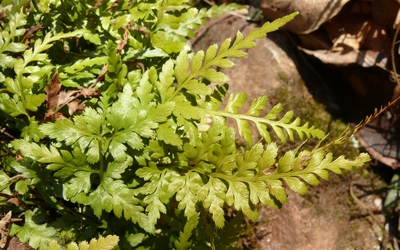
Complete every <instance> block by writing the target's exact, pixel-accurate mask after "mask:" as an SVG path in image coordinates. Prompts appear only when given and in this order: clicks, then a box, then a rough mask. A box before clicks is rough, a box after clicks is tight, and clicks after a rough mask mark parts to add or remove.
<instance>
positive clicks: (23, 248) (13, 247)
mask: <svg viewBox="0 0 400 250" xmlns="http://www.w3.org/2000/svg"><path fill="white" fill-rule="evenodd" d="M6 247H7V250H33V248H32V247H30V246H29V245H28V244H23V243H22V242H21V241H20V240H19V239H18V237H12V238H11V239H10V241H9V243H8V245H7V246H6Z"/></svg>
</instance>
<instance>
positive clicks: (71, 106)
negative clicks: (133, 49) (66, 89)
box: [68, 100, 85, 115]
mask: <svg viewBox="0 0 400 250" xmlns="http://www.w3.org/2000/svg"><path fill="white" fill-rule="evenodd" d="M84 109H85V104H83V103H81V102H80V101H79V100H74V101H72V102H70V103H68V113H69V115H73V114H74V113H75V112H78V111H82V110H84Z"/></svg>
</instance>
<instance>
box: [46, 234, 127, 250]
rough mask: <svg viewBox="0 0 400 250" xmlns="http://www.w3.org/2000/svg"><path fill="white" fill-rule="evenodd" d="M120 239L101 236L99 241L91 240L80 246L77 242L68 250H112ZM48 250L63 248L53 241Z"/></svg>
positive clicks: (111, 236) (71, 244)
mask: <svg viewBox="0 0 400 250" xmlns="http://www.w3.org/2000/svg"><path fill="white" fill-rule="evenodd" d="M118 241H119V237H118V236H116V235H108V236H106V237H102V236H100V237H99V238H98V239H91V240H90V242H89V243H88V242H86V241H82V242H80V243H79V245H78V244H76V243H75V242H73V243H69V244H68V246H67V248H66V250H89V249H102V250H112V249H114V248H115V247H116V246H117V245H118ZM46 249H48V250H61V249H64V248H62V247H61V246H60V245H59V244H58V243H57V241H51V242H50V243H49V244H48V246H47V247H46Z"/></svg>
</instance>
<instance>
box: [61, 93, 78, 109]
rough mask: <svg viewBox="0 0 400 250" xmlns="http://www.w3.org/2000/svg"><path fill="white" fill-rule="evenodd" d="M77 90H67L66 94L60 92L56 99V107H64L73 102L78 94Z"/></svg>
mask: <svg viewBox="0 0 400 250" xmlns="http://www.w3.org/2000/svg"><path fill="white" fill-rule="evenodd" d="M78 92H79V91H78V90H69V91H67V92H65V91H61V92H60V94H59V97H58V103H57V105H58V106H59V107H62V106H65V105H67V104H68V103H70V102H72V101H73V100H75V96H74V95H75V94H76V93H78Z"/></svg>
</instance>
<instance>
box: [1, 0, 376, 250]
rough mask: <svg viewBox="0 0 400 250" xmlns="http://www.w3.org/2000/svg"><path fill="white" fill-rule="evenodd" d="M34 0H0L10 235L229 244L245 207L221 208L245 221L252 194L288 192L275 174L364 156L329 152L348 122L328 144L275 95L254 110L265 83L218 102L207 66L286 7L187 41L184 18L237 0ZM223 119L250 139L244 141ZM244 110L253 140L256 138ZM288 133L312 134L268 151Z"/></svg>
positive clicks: (234, 52)
mask: <svg viewBox="0 0 400 250" xmlns="http://www.w3.org/2000/svg"><path fill="white" fill-rule="evenodd" d="M31 3H32V5H29V4H28V1H27V0H21V1H19V2H18V4H12V3H11V2H9V1H3V2H2V8H1V11H0V13H2V16H3V17H4V18H3V19H1V21H0V24H1V26H2V27H3V30H2V33H1V37H0V88H1V89H0V112H1V113H0V117H1V119H2V120H3V121H2V122H1V126H2V133H3V136H2V139H3V141H4V142H3V145H2V148H1V152H0V153H1V155H2V157H1V167H2V169H1V171H0V176H1V182H0V183H1V185H0V192H1V193H0V197H1V204H2V206H1V209H2V211H3V212H8V211H12V212H13V214H14V216H17V217H20V218H23V219H24V222H21V223H16V224H13V225H12V226H11V231H10V234H11V235H16V236H18V237H19V239H20V240H21V241H22V242H24V243H28V244H29V245H30V246H31V247H33V248H40V249H61V245H63V246H64V245H67V244H68V243H70V242H83V241H88V240H90V239H92V238H99V237H100V238H99V240H98V241H96V240H93V241H91V243H90V244H89V245H88V243H80V244H79V246H78V245H77V244H76V243H72V244H70V245H69V246H68V248H67V249H89V248H98V247H100V246H102V247H104V249H111V248H112V247H114V246H115V245H116V244H117V241H118V238H119V242H118V246H117V248H120V249H132V248H136V249H158V248H176V249H189V248H199V249H204V248H212V249H223V248H227V246H228V247H230V246H232V244H233V242H234V239H235V236H236V235H237V232H238V231H237V230H240V228H239V227H238V225H239V224H240V218H241V217H240V216H237V218H236V219H235V220H233V221H226V219H225V212H224V208H225V206H226V205H228V206H234V208H235V209H236V210H238V211H239V212H240V213H243V214H244V215H245V216H247V217H249V218H250V219H252V220H256V219H257V217H258V213H257V209H256V205H258V204H266V205H268V206H270V207H272V208H276V209H278V208H280V207H281V206H282V204H283V203H284V202H285V201H286V200H287V198H288V197H287V194H286V191H285V185H287V186H288V187H289V188H290V189H292V190H294V191H295V192H298V193H300V194H305V193H306V192H307V184H310V185H317V184H318V183H319V178H322V179H328V172H329V171H332V172H334V173H337V174H340V173H341V171H342V170H343V169H344V170H351V169H352V168H353V167H357V166H361V165H363V164H364V163H365V162H367V161H369V156H368V155H367V154H363V153H362V154H360V155H359V156H358V157H357V158H356V159H354V160H349V159H346V158H345V157H344V156H340V157H339V158H336V159H334V158H333V156H332V153H330V152H329V148H330V147H331V146H332V145H334V144H337V143H342V142H343V141H344V140H345V139H346V138H347V137H349V136H350V135H351V134H353V133H354V132H355V130H356V129H357V128H355V130H351V131H346V132H345V133H344V134H343V135H342V136H341V137H340V138H338V139H337V140H334V141H332V142H331V143H325V140H326V139H325V138H326V136H325V133H324V132H323V131H322V130H320V129H317V128H314V127H313V126H310V125H309V124H308V123H302V122H301V120H300V118H295V117H294V115H293V112H291V111H289V112H286V113H284V114H283V111H282V106H281V105H280V104H278V105H276V106H275V107H273V108H272V109H271V110H269V112H267V114H266V115H260V114H261V111H263V110H264V109H265V107H266V104H267V102H268V98H267V97H266V96H262V97H259V98H257V99H255V100H254V101H253V102H252V104H251V107H250V108H249V109H248V110H246V111H244V112H241V111H240V109H241V108H242V106H243V103H244V102H245V101H246V99H247V96H246V94H245V93H239V94H233V95H231V96H230V97H229V98H228V100H227V103H226V105H222V104H223V100H224V98H225V97H226V95H227V89H228V85H227V84H226V83H228V82H229V77H228V76H227V75H225V74H223V73H221V72H218V71H216V70H215V67H221V68H230V67H233V66H234V64H233V62H232V61H230V59H229V58H232V57H236V58H240V57H243V56H245V55H246V53H245V52H244V51H243V50H244V49H249V48H252V47H254V46H255V42H254V41H255V40H257V39H262V38H264V37H265V34H266V33H269V32H272V31H274V30H277V29H278V28H279V27H281V26H283V25H284V24H285V23H287V22H289V21H290V20H291V19H293V18H294V17H295V16H296V14H297V13H293V14H291V15H288V16H286V17H283V18H281V19H278V20H275V21H274V22H272V23H265V24H264V25H263V26H262V27H260V28H258V29H254V30H253V31H252V32H251V33H250V34H249V35H248V36H247V37H243V35H242V34H241V33H240V32H238V33H237V34H236V38H235V39H234V41H232V40H231V39H226V40H225V41H224V42H223V43H222V44H221V45H212V46H210V47H209V48H208V49H207V50H206V51H205V52H204V51H198V52H196V53H194V52H192V51H191V50H190V48H189V46H188V45H187V44H186V40H187V38H188V37H191V36H193V35H194V33H193V31H194V30H196V29H197V28H199V27H200V25H201V24H203V23H204V22H205V20H206V19H207V18H210V17H214V16H215V15H217V14H220V13H224V12H227V11H231V10H234V9H237V8H239V7H240V6H238V5H222V6H213V7H212V8H210V9H208V10H206V9H202V10H197V9H196V8H194V7H191V6H189V5H187V4H188V1H187V0H165V1H91V0H79V1H74V0H65V1H57V0H47V1H44V0H43V1H41V0H36V1H32V2H31ZM9 4H10V5H9ZM211 82H213V83H217V84H216V85H215V86H214V85H210V83H211ZM213 86H214V87H213ZM227 119H233V120H235V121H236V122H237V125H238V131H237V132H238V134H239V136H242V137H243V138H244V139H245V140H246V141H247V142H248V145H249V148H248V149H247V150H245V151H244V152H242V151H239V150H238V149H237V146H236V141H235V138H236V137H237V132H236V131H235V130H234V129H233V128H231V127H229V126H227V125H226V120H227ZM207 121H208V122H207ZM249 123H254V124H255V125H256V128H257V130H258V132H259V134H260V136H261V137H262V138H263V139H264V141H265V143H262V142H258V143H253V141H252V133H253V131H251V130H250V129H249ZM271 133H274V134H275V135H276V136H277V137H278V138H279V141H274V140H273V139H272V137H271ZM296 137H298V139H300V140H306V139H307V138H316V139H318V140H320V144H318V146H316V147H315V148H314V149H313V150H305V149H302V148H301V147H299V148H297V149H295V150H291V151H287V152H285V153H284V154H283V155H279V154H278V149H279V145H280V144H281V143H285V142H286V141H287V140H288V139H289V140H291V141H293V140H296ZM324 143H325V144H324ZM227 224H229V230H227V229H226V227H227ZM224 227H225V228H224ZM234 228H236V230H233V229H234ZM111 235H117V236H118V237H116V236H111ZM102 237H103V238H102ZM91 244H93V245H91ZM96 244H99V245H96Z"/></svg>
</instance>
